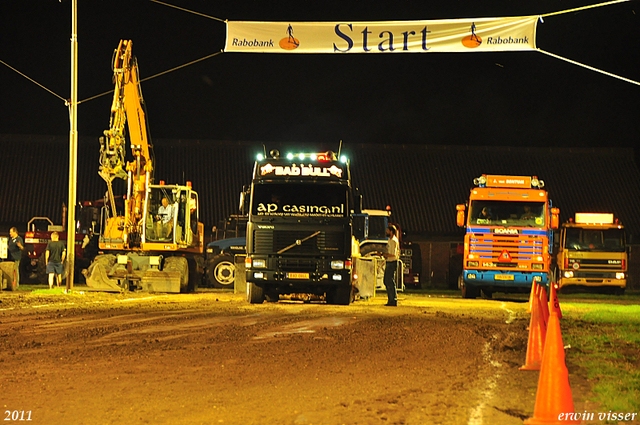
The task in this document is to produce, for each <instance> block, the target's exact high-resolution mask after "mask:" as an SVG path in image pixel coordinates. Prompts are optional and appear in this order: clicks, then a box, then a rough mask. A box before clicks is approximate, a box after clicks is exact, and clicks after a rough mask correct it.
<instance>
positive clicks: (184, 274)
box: [162, 257, 189, 292]
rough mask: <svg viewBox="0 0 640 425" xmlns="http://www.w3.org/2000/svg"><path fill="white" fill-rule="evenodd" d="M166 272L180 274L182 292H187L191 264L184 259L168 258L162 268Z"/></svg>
mask: <svg viewBox="0 0 640 425" xmlns="http://www.w3.org/2000/svg"><path fill="white" fill-rule="evenodd" d="M162 269H163V270H166V271H177V272H179V273H180V292H187V290H188V286H189V263H188V262H187V259H186V258H184V257H168V258H165V259H164V266H163V268H162Z"/></svg>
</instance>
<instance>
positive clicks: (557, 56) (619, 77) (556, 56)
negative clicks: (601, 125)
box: [536, 48, 640, 86]
mask: <svg viewBox="0 0 640 425" xmlns="http://www.w3.org/2000/svg"><path fill="white" fill-rule="evenodd" d="M536 50H537V51H538V52H540V53H544V54H545V55H549V56H551V57H554V58H556V59H560V60H563V61H565V62H569V63H571V64H574V65H578V66H581V67H583V68H586V69H589V70H591V71H595V72H599V73H600V74H604V75H607V76H609V77H613V78H617V79H619V80H622V81H626V82H627V83H631V84H635V85H637V86H640V82H638V81H634V80H631V79H629V78H625V77H621V76H620V75H616V74H612V73H611V72H607V71H604V70H602V69H598V68H594V67H593V66H589V65H586V64H584V63H580V62H577V61H574V60H571V59H569V58H565V57H563V56H560V55H556V54H554V53H551V52H547V51H546V50H542V49H540V48H537V49H536Z"/></svg>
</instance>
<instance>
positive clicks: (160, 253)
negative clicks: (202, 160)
mask: <svg viewBox="0 0 640 425" xmlns="http://www.w3.org/2000/svg"><path fill="white" fill-rule="evenodd" d="M113 79H114V83H115V91H114V94H113V103H112V104H111V120H110V124H109V129H108V130H106V131H105V132H104V137H101V138H100V168H99V172H98V174H100V176H101V177H102V178H103V179H104V180H105V182H106V183H107V192H106V194H105V205H104V207H103V209H102V214H101V220H100V221H101V224H102V226H101V230H100V235H99V239H98V246H99V249H100V251H101V254H100V255H98V256H97V257H96V259H95V260H94V261H93V263H92V264H91V266H90V267H89V268H88V269H87V270H86V271H84V272H83V273H84V275H85V277H86V281H87V286H89V287H91V288H94V289H101V290H115V291H125V290H141V291H149V292H187V291H192V290H195V288H196V287H197V285H198V284H199V281H200V279H201V276H202V273H203V261H204V260H203V256H202V252H203V246H204V225H203V224H202V223H200V221H199V209H198V207H199V200H198V194H197V193H196V192H195V191H194V190H193V189H192V188H191V183H190V182H186V185H184V186H182V185H177V184H176V185H167V184H165V183H164V182H163V181H160V183H159V184H154V175H153V174H154V166H155V158H154V156H153V145H152V144H151V142H150V138H149V130H148V126H147V122H146V114H145V105H144V99H143V97H142V91H141V89H140V81H139V77H138V64H137V60H136V57H135V56H134V55H133V54H132V42H131V41H130V40H122V41H120V44H119V45H118V48H117V49H116V50H115V52H114V56H113ZM125 124H126V126H127V128H128V130H129V131H128V139H129V144H130V147H131V153H132V155H133V160H131V161H128V162H127V161H126V160H125V157H126V141H127V137H126V135H125ZM115 179H123V180H125V181H126V182H127V191H126V195H125V196H124V205H123V206H122V203H120V205H117V203H116V197H115V195H114V190H113V181H114V180H115ZM119 209H120V211H119Z"/></svg>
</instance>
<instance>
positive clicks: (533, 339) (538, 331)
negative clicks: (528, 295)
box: [520, 298, 547, 370]
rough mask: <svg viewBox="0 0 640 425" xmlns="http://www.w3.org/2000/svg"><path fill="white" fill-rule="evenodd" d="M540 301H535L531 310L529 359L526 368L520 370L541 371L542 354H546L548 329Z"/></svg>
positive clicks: (526, 360)
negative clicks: (545, 343) (545, 345)
mask: <svg viewBox="0 0 640 425" xmlns="http://www.w3.org/2000/svg"><path fill="white" fill-rule="evenodd" d="M540 304H541V303H540V300H539V299H538V298H535V299H534V300H533V308H532V310H531V320H530V321H529V341H528V342H527V357H526V359H525V364H524V366H522V367H520V370H540V365H541V362H542V354H543V352H544V341H545V337H546V334H547V328H546V327H545V326H544V323H543V321H542V317H541V313H540V310H541V308H540Z"/></svg>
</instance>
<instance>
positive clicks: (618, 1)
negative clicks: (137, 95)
mask: <svg viewBox="0 0 640 425" xmlns="http://www.w3.org/2000/svg"><path fill="white" fill-rule="evenodd" d="M151 1H154V0H151ZM627 1H631V0H614V1H608V2H606V3H598V4H592V5H589V6H582V7H576V8H574V9H567V10H561V11H559V12H551V13H545V14H544V15H540V16H541V17H543V18H546V17H547V16H554V15H561V14H563V13H571V12H579V11H581V10H586V9H593V8H594V7H601V6H608V5H610V4H616V3H624V2H627Z"/></svg>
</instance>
